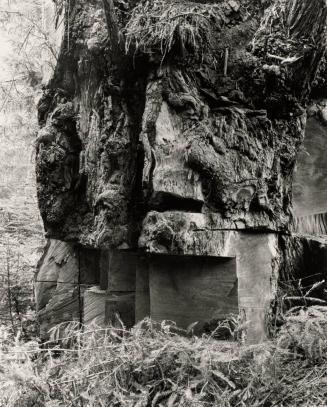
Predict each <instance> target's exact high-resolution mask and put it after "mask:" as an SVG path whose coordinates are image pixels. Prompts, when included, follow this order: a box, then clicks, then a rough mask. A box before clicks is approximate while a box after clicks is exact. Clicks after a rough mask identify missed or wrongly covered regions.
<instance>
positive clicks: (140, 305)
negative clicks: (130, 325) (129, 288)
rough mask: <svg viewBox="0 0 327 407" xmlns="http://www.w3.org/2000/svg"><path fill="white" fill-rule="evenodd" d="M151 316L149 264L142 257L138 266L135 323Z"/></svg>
mask: <svg viewBox="0 0 327 407" xmlns="http://www.w3.org/2000/svg"><path fill="white" fill-rule="evenodd" d="M149 316H150V287H149V262H148V260H147V258H146V257H140V258H139V259H138V261H137V265H136V288H135V322H139V321H142V319H144V318H146V317H149Z"/></svg>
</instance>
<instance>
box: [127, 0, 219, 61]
mask: <svg viewBox="0 0 327 407" xmlns="http://www.w3.org/2000/svg"><path fill="white" fill-rule="evenodd" d="M223 21H224V14H223V13H222V11H221V6H220V5H219V4H199V3H194V2H190V1H188V2H184V1H183V2H178V1H171V2H167V1H165V0H145V1H142V2H140V3H139V4H138V5H137V6H136V7H135V8H134V9H133V11H132V15H131V18H130V20H129V22H128V24H127V26H126V28H125V36H126V50H127V51H129V50H130V49H136V51H140V52H143V53H145V54H150V55H151V54H154V55H160V56H161V57H162V59H164V57H165V56H166V55H168V54H169V52H170V51H171V50H172V49H173V48H174V47H176V48H177V50H178V51H179V52H180V53H181V54H182V55H183V53H185V52H191V53H192V54H193V55H194V56H195V57H196V58H199V59H202V58H203V56H204V55H206V56H207V57H208V56H211V55H212V51H213V40H214V31H215V30H217V29H218V27H220V26H221V25H222V24H223Z"/></svg>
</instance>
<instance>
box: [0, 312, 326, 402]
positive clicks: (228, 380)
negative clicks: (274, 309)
mask: <svg viewBox="0 0 327 407" xmlns="http://www.w3.org/2000/svg"><path fill="white" fill-rule="evenodd" d="M284 322H285V323H284V325H283V327H282V328H281V329H280V330H279V332H278V333H276V335H275V337H274V338H272V339H271V340H270V341H267V342H265V343H262V344H259V345H253V346H246V345H244V344H240V343H238V342H226V341H218V340H216V339H214V337H213V336H212V335H211V336H202V337H195V336H192V335H186V334H185V333H184V335H179V334H177V333H176V329H171V325H169V324H168V323H162V324H160V325H155V324H154V323H153V322H151V321H150V320H145V321H143V322H142V323H140V324H138V325H137V326H136V327H134V328H133V329H132V330H131V331H128V330H125V329H124V327H123V326H121V327H120V328H117V327H116V328H113V327H109V328H107V329H101V328H97V327H94V326H93V327H92V326H91V327H84V329H80V330H76V325H75V326H73V325H66V326H61V327H58V328H57V329H55V330H54V331H53V332H52V338H51V341H52V342H49V343H48V344H47V345H48V346H50V349H51V350H50V349H49V348H46V347H44V346H43V347H41V346H40V345H39V344H38V343H37V342H35V341H30V342H28V343H23V342H20V341H19V340H16V341H15V342H10V341H9V340H8V341H7V342H6V343H5V342H4V343H3V345H2V349H1V352H0V357H1V355H2V365H1V367H0V406H7V407H29V406H31V407H32V406H34V407H42V406H45V407H61V406H74V407H79V406H85V407H98V406H99V407H103V406H122V407H125V406H126V407H129V406H130V407H147V406H151V407H152V406H153V407H154V406H158V407H177V406H178V407H186V406H187V407H207V406H208V407H209V406H217V407H231V406H248V407H259V406H266V407H268V406H269V407H272V406H281V407H282V406H292V407H299V406H302V407H304V406H305V407H323V406H327V402H326V400H327V336H326V333H327V311H326V309H325V308H324V307H310V308H308V309H305V308H298V309H297V310H293V311H292V312H289V313H288V314H287V315H285V321H284ZM174 331H175V332H174ZM59 333H60V335H62V336H63V339H61V340H58V334H59Z"/></svg>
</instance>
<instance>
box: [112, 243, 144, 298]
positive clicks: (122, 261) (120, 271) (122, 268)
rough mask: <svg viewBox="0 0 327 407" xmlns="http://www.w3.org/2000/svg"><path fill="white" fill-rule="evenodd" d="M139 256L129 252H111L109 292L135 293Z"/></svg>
mask: <svg viewBox="0 0 327 407" xmlns="http://www.w3.org/2000/svg"><path fill="white" fill-rule="evenodd" d="M136 262H137V254H136V253H134V252H130V251H127V250H125V251H124V250H113V251H111V252H110V260H109V275H108V291H109V292H117V291H122V292H134V291H135V272H136Z"/></svg>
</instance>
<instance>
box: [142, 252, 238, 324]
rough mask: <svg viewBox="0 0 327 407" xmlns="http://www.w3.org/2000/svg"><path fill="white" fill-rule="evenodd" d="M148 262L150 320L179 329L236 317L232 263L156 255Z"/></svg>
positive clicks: (235, 292)
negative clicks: (164, 322) (169, 323)
mask: <svg viewBox="0 0 327 407" xmlns="http://www.w3.org/2000/svg"><path fill="white" fill-rule="evenodd" d="M149 262H150V304H151V306H150V307H151V318H152V319H154V320H156V321H162V320H171V321H175V322H176V323H177V325H178V326H179V327H181V328H187V327H188V326H189V325H190V324H192V323H194V322H198V328H199V329H200V328H201V326H203V325H204V323H206V322H210V321H211V320H220V319H224V318H225V317H226V316H227V315H228V314H238V292H237V277H236V261H235V259H231V258H228V259H226V258H225V259H223V258H214V257H211V258H209V257H207V258H205V257H201V256H198V257H196V256H165V255H155V256H151V257H150V258H149Z"/></svg>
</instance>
